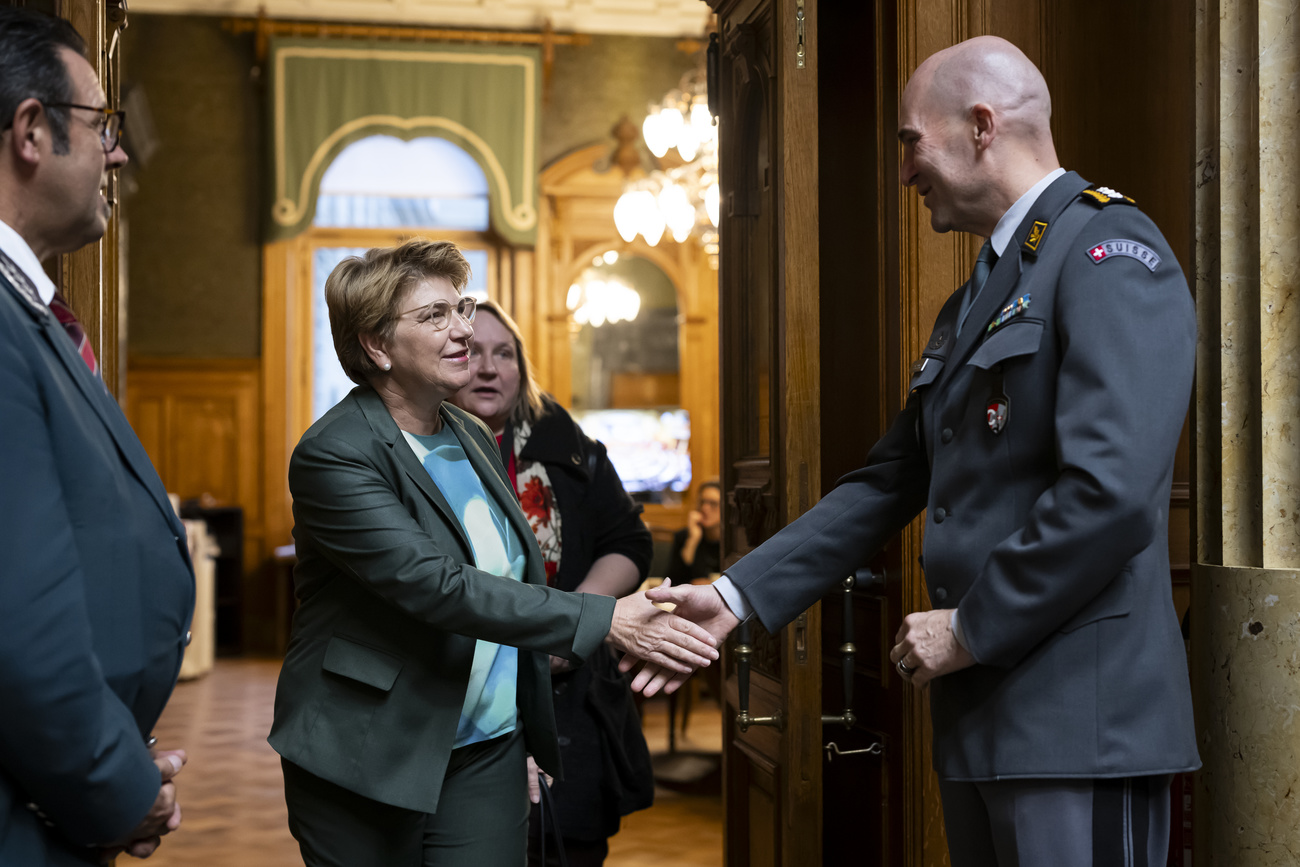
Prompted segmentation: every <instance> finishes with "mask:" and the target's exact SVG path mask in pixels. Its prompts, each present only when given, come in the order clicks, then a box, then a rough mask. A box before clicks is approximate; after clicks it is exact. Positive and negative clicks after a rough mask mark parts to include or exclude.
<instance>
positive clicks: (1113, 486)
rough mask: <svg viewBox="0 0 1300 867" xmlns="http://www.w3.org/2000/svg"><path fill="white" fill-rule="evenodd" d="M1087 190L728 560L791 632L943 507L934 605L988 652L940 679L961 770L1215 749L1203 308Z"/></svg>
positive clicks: (1116, 760) (927, 551) (1144, 240)
mask: <svg viewBox="0 0 1300 867" xmlns="http://www.w3.org/2000/svg"><path fill="white" fill-rule="evenodd" d="M1086 187H1087V182H1086V181H1083V180H1082V179H1080V178H1079V177H1078V175H1075V174H1072V173H1071V174H1067V175H1065V176H1063V177H1061V178H1059V179H1057V180H1056V181H1055V182H1054V183H1053V184H1052V185H1051V186H1050V187H1049V188H1048V189H1047V190H1046V191H1045V192H1044V193H1043V195H1042V196H1041V197H1040V198H1039V200H1038V201H1037V202H1036V203H1035V205H1034V206H1033V208H1032V209H1031V212H1030V214H1029V215H1028V216H1027V217H1026V218H1025V220H1024V221H1023V223H1022V224H1021V225H1020V227H1019V228H1018V229H1017V230H1016V233H1015V238H1014V240H1013V241H1012V242H1011V243H1010V244H1009V245H1008V248H1007V250H1006V252H1005V253H1004V254H1003V256H1002V257H1001V258H1000V259H999V260H998V262H997V265H996V267H995V268H994V270H993V272H992V274H991V276H990V277H989V281H988V283H987V284H986V285H985V287H984V290H983V292H982V293H981V294H980V296H979V298H978V299H977V301H976V302H975V305H974V307H973V308H972V311H971V313H970V316H969V318H968V319H967V321H966V324H965V327H964V328H963V329H962V331H961V334H960V336H959V337H955V336H954V332H955V328H954V326H955V322H956V317H957V308H958V306H959V299H960V296H961V293H956V294H954V296H953V297H952V298H951V299H950V300H949V302H948V303H947V304H946V305H945V306H944V308H943V310H942V311H941V312H940V314H939V318H938V320H937V322H936V323H935V328H934V332H933V335H932V337H931V339H930V342H929V344H928V345H927V347H926V349H925V353H924V356H923V358H922V359H921V360H920V361H918V363H917V365H916V366H914V373H913V376H912V380H911V394H910V396H909V398H908V401H907V404H906V407H905V409H904V410H903V412H902V413H900V414H899V417H898V418H897V419H896V420H895V422H894V424H893V426H892V427H891V428H890V430H889V432H888V433H887V434H886V435H885V436H884V438H882V439H881V441H880V442H879V443H877V444H876V446H875V447H874V448H873V449H872V451H871V454H870V455H869V456H868V459H867V465H866V467H864V468H863V469H861V470H859V471H857V472H855V473H852V474H850V475H848V476H846V477H845V478H844V479H843V480H841V482H840V484H839V486H838V487H837V488H835V489H834V490H833V491H831V492H830V493H829V494H828V495H827V496H826V497H825V498H824V499H823V500H821V502H820V503H818V504H817V505H816V506H815V507H814V508H813V509H811V510H810V511H809V512H808V513H807V514H806V515H804V516H803V517H801V518H800V519H799V520H798V521H796V522H795V523H793V524H791V525H790V526H789V527H787V528H786V529H784V530H783V531H781V532H780V533H778V534H777V535H776V536H775V537H773V538H772V539H771V540H769V541H768V542H767V543H766V544H764V545H762V546H761V547H759V548H758V549H757V550H756V551H755V552H754V553H752V554H751V555H749V556H748V557H746V558H745V559H744V560H742V561H741V562H740V563H738V564H737V565H736V566H734V567H732V568H731V569H729V570H728V575H729V576H730V577H731V578H732V580H733V581H734V582H735V584H736V585H737V586H738V587H740V589H741V590H742V591H743V592H744V594H745V597H746V598H747V599H748V601H749V602H750V603H751V604H752V605H753V606H754V608H755V610H756V611H757V613H758V616H759V617H760V618H761V619H762V621H763V623H764V624H765V625H766V626H767V627H768V628H769V629H773V628H776V627H779V626H780V625H782V624H783V623H785V622H787V621H789V620H790V619H792V618H793V617H794V616H796V615H797V614H798V613H799V612H800V611H802V610H803V609H804V608H806V607H807V606H808V605H809V604H811V603H812V602H814V601H815V600H816V599H817V598H818V597H819V596H820V595H821V594H822V593H824V592H825V591H826V590H827V589H829V587H830V585H831V583H832V582H834V581H836V580H837V579H838V578H839V576H841V575H846V574H849V573H851V572H853V570H854V569H855V568H856V567H858V566H860V565H862V564H864V563H865V562H866V561H867V560H868V559H869V558H870V557H871V556H872V555H873V554H874V553H875V551H876V550H877V549H879V547H880V546H881V545H882V544H884V543H885V542H886V541H887V540H888V539H889V538H890V536H892V535H893V534H894V533H896V532H898V531H899V530H900V529H901V528H902V527H903V526H905V525H906V523H907V522H909V521H910V520H911V519H912V518H913V517H914V516H915V515H916V514H917V513H918V512H919V511H920V510H921V509H922V508H928V513H927V516H926V524H925V543H924V567H925V573H926V580H927V584H928V586H929V591H930V599H931V602H932V603H933V604H934V606H935V607H940V608H953V607H956V608H957V609H958V611H959V616H960V618H961V623H962V625H963V630H964V632H965V637H966V640H967V643H968V645H969V647H970V650H971V651H972V653H973V654H974V656H975V657H976V659H978V660H979V662H980V664H978V665H976V666H974V667H971V668H968V669H965V670H963V671H960V672H956V673H953V674H950V675H947V676H945V677H941V678H939V679H937V680H936V681H935V682H934V683H933V686H932V687H931V689H932V692H931V709H932V714H933V719H934V760H935V766H936V769H937V770H938V772H939V774H940V776H941V777H943V778H946V779H952V780H988V779H996V778H1016V777H1025V778H1032V777H1111V776H1115V777H1118V776H1128V775H1139V774H1164V773H1173V772H1178V771H1186V770H1191V769H1193V768H1196V767H1198V766H1199V764H1200V762H1199V759H1198V758H1197V753H1196V746H1195V740H1194V734H1193V724H1192V708H1191V694H1190V688H1189V685H1188V677H1187V664H1186V657H1185V653H1184V649H1183V642H1182V636H1181V633H1180V631H1179V628H1178V622H1177V620H1176V619H1175V615H1174V609H1173V605H1172V602H1171V599H1170V587H1169V557H1168V541H1167V521H1168V506H1169V492H1170V484H1171V478H1172V473H1173V459H1174V450H1175V448H1176V446H1177V443H1178V438H1179V434H1180V432H1181V430H1182V427H1183V420H1184V417H1185V416H1186V414H1187V408H1188V402H1189V398H1190V393H1191V382H1192V370H1193V363H1194V357H1195V344H1196V321H1195V315H1194V311H1193V305H1192V300H1191V296H1190V294H1189V292H1188V289H1187V284H1186V281H1185V280H1184V278H1183V273H1182V271H1181V270H1180V269H1179V266H1178V262H1177V260H1176V259H1175V258H1174V255H1173V252H1172V251H1171V250H1170V249H1169V246H1168V244H1167V243H1166V242H1165V239H1164V238H1163V236H1161V234H1160V232H1159V230H1158V229H1156V227H1155V225H1154V224H1152V222H1151V221H1150V220H1149V219H1147V217H1146V216H1145V215H1143V214H1142V212H1141V211H1139V210H1138V209H1137V208H1136V207H1133V206H1132V205H1131V204H1130V203H1127V202H1122V201H1121V202H1118V203H1111V204H1104V205H1103V204H1101V203H1100V202H1098V201H1097V200H1096V199H1094V198H1093V197H1092V196H1091V194H1089V193H1086V192H1084V191H1085V188H1086ZM1102 198H1103V199H1104V198H1105V196H1103V197H1102ZM1036 223H1041V224H1043V226H1045V231H1041V228H1042V227H1040V232H1041V233H1040V234H1039V237H1037V238H1035V234H1036V232H1035V224H1036ZM1115 241H1120V242H1128V244H1129V246H1122V245H1120V244H1115V243H1112V244H1111V245H1110V247H1107V246H1106V242H1115ZM1133 244H1136V245H1137V246H1132V245H1133ZM1099 248H1100V249H1099ZM1117 251H1119V252H1117ZM1143 251H1145V254H1144V253H1143ZM1129 254H1132V255H1129ZM1151 254H1155V256H1157V257H1158V258H1159V262H1158V264H1155V260H1154V259H1153V258H1152V256H1151ZM1134 257H1136V258H1134ZM1152 265H1154V267H1151V266H1152ZM1026 295H1028V296H1030V300H1029V306H1028V307H1026V308H1024V309H1023V310H1022V311H1021V312H1020V313H1017V314H1014V315H1012V316H1010V318H1008V319H1007V320H1006V321H1005V322H1004V323H1002V324H998V325H995V322H996V320H997V319H998V318H999V315H1000V314H1001V312H1002V311H1003V310H1004V309H1005V308H1006V306H1007V305H1014V303H1015V301H1016V300H1017V299H1019V298H1021V297H1022V296H1026ZM990 325H993V326H994V327H992V328H990ZM999 397H1004V398H1005V402H1006V404H1007V407H1008V409H1009V412H1008V413H1007V417H1006V422H1005V427H1004V428H1003V429H1002V430H1001V432H1000V433H995V432H994V430H993V425H991V423H990V416H989V410H990V405H991V404H995V403H996V402H997V398H999Z"/></svg>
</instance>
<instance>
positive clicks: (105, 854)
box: [100, 750, 188, 863]
mask: <svg viewBox="0 0 1300 867" xmlns="http://www.w3.org/2000/svg"><path fill="white" fill-rule="evenodd" d="M187 760H188V759H187V757H186V755H185V751H184V750H154V751H153V761H154V765H156V766H157V768H158V774H159V777H160V782H159V786H158V795H157V797H155V798H154V802H153V806H152V807H150V808H149V812H148V813H147V814H145V817H144V818H143V819H141V820H140V824H138V825H136V826H135V827H134V828H132V829H131V830H130V831H128V832H127V833H126V834H124V835H123V836H122V837H121V838H120V839H118V840H114V841H113V842H111V843H109V844H107V845H106V846H104V847H103V848H101V849H100V860H101V862H103V863H110V862H112V860H113V859H114V858H115V857H117V856H118V855H120V854H121V853H123V852H125V853H126V854H128V855H131V856H133V857H135V858H148V857H149V856H150V855H152V854H153V853H154V852H155V851H156V850H157V849H158V846H159V845H161V843H162V838H163V835H164V834H170V833H171V832H172V831H175V830H176V829H177V828H179V827H180V826H181V805H180V804H179V803H177V801H176V784H175V783H173V782H172V778H173V777H175V776H176V775H177V774H179V773H180V772H181V768H183V767H185V762H186V761H187Z"/></svg>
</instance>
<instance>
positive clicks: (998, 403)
mask: <svg viewBox="0 0 1300 867" xmlns="http://www.w3.org/2000/svg"><path fill="white" fill-rule="evenodd" d="M986 412H987V413H988V422H989V430H991V431H993V433H995V434H1000V433H1002V430H1003V429H1004V428H1005V427H1006V426H1007V416H1008V415H1010V413H1011V407H1010V405H1009V404H1008V402H1007V396H1006V395H1005V394H995V395H993V396H992V397H990V398H989V402H988V406H987V407H986Z"/></svg>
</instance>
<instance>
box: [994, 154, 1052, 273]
mask: <svg viewBox="0 0 1300 867" xmlns="http://www.w3.org/2000/svg"><path fill="white" fill-rule="evenodd" d="M1063 174H1065V169H1061V168H1058V169H1056V170H1055V171H1052V172H1048V173H1047V174H1046V175H1044V176H1043V178H1042V179H1041V180H1040V181H1039V182H1038V183H1036V184H1034V185H1033V186H1032V187H1030V188H1029V189H1028V190H1027V191H1026V192H1025V194H1024V195H1022V196H1021V197H1020V198H1018V199H1016V203H1015V204H1014V205H1012V206H1011V207H1010V208H1008V209H1007V212H1006V213H1005V214H1003V215H1002V219H1000V220H998V224H997V226H996V227H994V229H993V234H992V235H991V236H989V243H990V244H991V245H992V247H993V252H994V253H997V254H998V256H999V258H1000V257H1001V256H1002V255H1003V254H1004V253H1006V251H1007V245H1008V244H1010V243H1011V240H1012V238H1013V237H1014V236H1015V233H1016V229H1017V228H1019V226H1020V223H1021V222H1022V221H1023V220H1024V219H1025V216H1026V215H1027V214H1028V213H1029V211H1030V210H1031V209H1032V208H1033V207H1034V205H1035V204H1036V203H1037V202H1038V199H1039V197H1040V196H1042V195H1043V193H1044V192H1046V191H1047V188H1048V187H1050V186H1051V185H1052V184H1053V182H1055V181H1056V179H1057V178H1059V177H1060V176H1061V175H1063Z"/></svg>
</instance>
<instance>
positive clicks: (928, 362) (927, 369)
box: [907, 355, 943, 391]
mask: <svg viewBox="0 0 1300 867" xmlns="http://www.w3.org/2000/svg"><path fill="white" fill-rule="evenodd" d="M942 370H943V359H942V358H934V357H931V356H928V355H927V356H925V357H924V358H923V359H921V369H920V370H918V371H916V372H915V373H913V374H912V381H911V383H910V384H909V385H908V386H907V388H908V391H916V390H917V389H918V388H920V387H921V386H924V385H929V384H930V383H932V382H934V380H935V377H937V376H938V375H939V372H940V371H942Z"/></svg>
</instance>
